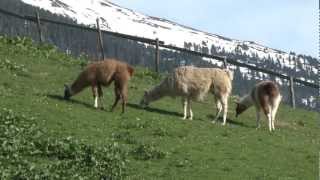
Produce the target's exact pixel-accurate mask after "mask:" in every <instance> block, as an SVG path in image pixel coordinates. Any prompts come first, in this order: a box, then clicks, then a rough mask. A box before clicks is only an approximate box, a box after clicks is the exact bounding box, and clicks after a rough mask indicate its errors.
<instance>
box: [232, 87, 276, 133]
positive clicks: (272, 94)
mask: <svg viewBox="0 0 320 180" xmlns="http://www.w3.org/2000/svg"><path fill="white" fill-rule="evenodd" d="M281 99H282V96H281V94H280V90H279V87H278V85H277V84H276V83H275V82H272V81H261V82H259V83H257V84H256V85H255V86H254V87H253V88H252V90H251V91H250V93H249V94H247V95H245V96H243V97H242V98H240V99H239V100H238V101H237V102H236V103H237V107H236V117H237V116H239V115H240V114H241V113H242V112H244V111H245V110H247V109H248V108H249V107H251V106H252V105H254V107H255V108H256V113H257V114H256V115H257V128H259V127H260V112H261V111H263V113H264V114H265V115H266V116H267V118H268V122H269V131H273V130H275V127H274V122H275V116H276V113H277V110H278V107H279V104H280V102H281Z"/></svg>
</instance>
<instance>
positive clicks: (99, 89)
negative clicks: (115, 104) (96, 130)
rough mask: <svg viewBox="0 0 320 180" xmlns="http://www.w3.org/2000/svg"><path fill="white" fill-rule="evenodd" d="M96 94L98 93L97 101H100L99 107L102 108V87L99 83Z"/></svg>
mask: <svg viewBox="0 0 320 180" xmlns="http://www.w3.org/2000/svg"><path fill="white" fill-rule="evenodd" d="M98 95H99V102H100V108H101V109H104V107H103V99H102V98H103V92H102V88H101V85H100V84H99V85H98Z"/></svg>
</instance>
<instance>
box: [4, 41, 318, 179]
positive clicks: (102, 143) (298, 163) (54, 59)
mask: <svg viewBox="0 0 320 180" xmlns="http://www.w3.org/2000/svg"><path fill="white" fill-rule="evenodd" d="M84 64H85V60H84V58H79V59H74V58H72V57H69V56H67V55H64V54H62V53H59V52H57V50H56V49H55V48H52V47H50V46H47V45H43V46H35V45H32V43H31V42H30V40H28V39H21V38H20V39H17V38H16V39H8V38H4V37H0V73H1V76H0V112H2V116H0V117H1V118H0V120H1V122H0V123H1V124H0V125H2V126H1V127H3V128H4V129H10V128H13V127H16V129H20V128H22V129H26V130H21V131H17V133H16V131H14V132H13V134H11V135H10V136H9V135H6V134H5V133H3V132H2V133H1V132H0V144H2V149H1V150H2V151H1V150H0V160H2V161H3V162H0V167H1V168H2V170H3V169H7V170H8V169H10V170H11V171H6V173H7V174H5V173H4V172H2V174H1V172H0V175H1V176H2V177H3V178H1V179H5V178H9V177H11V178H12V177H33V178H31V179H34V177H36V175H37V174H41V173H42V176H40V177H51V178H52V179H60V178H62V177H65V178H66V179H79V177H80V176H82V177H84V179H92V178H93V179H99V178H101V177H103V176H102V174H103V173H107V174H106V176H110V177H112V178H114V179H120V178H121V179H122V178H123V179H257V180H260V179H266V180H270V179H290V180H291V179H316V178H317V177H318V170H319V168H318V163H319V162H318V159H319V157H318V153H319V143H318V132H319V129H318V125H319V124H318V122H317V119H318V118H319V114H318V113H316V112H312V111H306V110H303V109H296V110H292V109H291V108H290V107H288V106H286V105H281V107H280V108H279V112H278V116H277V121H276V131H275V132H274V133H269V131H268V129H267V126H266V124H267V123H266V120H263V121H262V122H261V123H262V128H261V129H259V130H256V128H255V112H254V109H250V110H248V111H247V112H245V113H244V114H243V115H242V116H240V117H239V118H238V119H235V117H234V116H235V114H234V108H235V107H234V104H233V103H232V102H231V103H230V109H229V114H228V118H229V122H228V125H227V126H225V127H224V126H221V123H218V124H212V123H211V120H212V118H213V114H215V108H214V107H215V106H214V104H213V103H212V102H213V100H212V97H211V96H208V99H207V100H206V101H205V102H203V103H197V102H196V103H194V104H193V111H194V117H195V119H194V120H193V121H189V120H186V121H183V120H182V119H181V116H182V115H181V112H182V106H181V102H180V99H179V98H177V99H171V98H164V99H161V100H159V101H157V102H155V103H153V104H151V106H150V108H148V109H146V110H143V109H140V108H139V106H138V105H137V104H138V102H139V100H140V98H141V96H142V95H143V91H144V90H145V89H149V88H150V87H152V86H153V85H155V84H156V83H158V82H159V81H160V80H161V76H157V75H155V74H154V73H152V72H150V71H147V70H146V69H143V68H137V70H136V71H137V72H136V74H135V76H134V78H133V79H132V80H131V81H130V88H129V105H128V108H127V112H126V113H125V114H123V115H122V114H121V110H120V109H121V108H120V106H118V108H117V109H116V110H115V112H109V109H110V106H111V104H112V102H113V99H114V97H113V87H109V88H105V89H104V95H105V96H104V104H105V106H106V110H96V109H94V108H92V106H93V99H92V94H91V92H90V89H89V88H88V89H86V90H85V91H83V92H82V93H80V94H79V95H77V96H75V97H73V98H72V100H71V101H69V102H67V101H64V100H62V95H63V84H65V83H71V82H72V81H73V80H74V79H75V78H76V76H77V75H78V73H79V72H81V69H82V67H83V65H84ZM4 108H5V109H10V113H11V115H10V117H11V116H12V118H7V120H8V119H9V120H10V123H11V121H12V123H13V124H15V125H14V126H9V125H6V124H5V122H6V117H7V116H8V111H9V110H5V109H4ZM10 113H9V114H10ZM16 119H19V120H16ZM21 119H22V120H21ZM9 120H8V121H9ZM24 124H26V125H24ZM33 124H34V126H32V125H33ZM30 128H31V129H32V130H30ZM10 132H11V131H10ZM39 132H41V133H40V134H41V135H39V137H38V135H37V134H38V133H39ZM15 133H16V134H15ZM9 138H10V139H9ZM70 139H71V140H70ZM13 140H16V141H13ZM4 141H8V142H11V143H12V144H14V145H16V146H12V147H15V148H16V149H11V150H10V149H9V150H8V153H9V154H5V153H2V154H1V152H4V151H3V149H8V148H7V145H6V144H5V145H3V143H4ZM35 142H38V143H39V144H40V145H41V146H39V147H38V146H34V145H32V143H35ZM57 144H58V145H57ZM47 146H50V147H51V146H52V147H54V148H53V149H51V150H48V151H46V150H44V149H43V148H41V147H47ZM69 146H72V147H75V148H74V150H72V149H71V150H70V149H68V148H67V150H66V148H65V147H69ZM115 146H116V147H115ZM10 147H11V146H10ZM88 148H89V149H90V148H91V149H92V152H93V153H91V154H92V157H95V158H96V161H97V162H101V163H106V162H107V163H108V165H110V167H109V166H108V167H106V168H104V169H103V168H101V166H100V165H99V163H96V164H95V165H90V163H89V165H88V161H87V160H86V158H85V157H87V156H88V151H87V149H88ZM33 151H36V152H38V154H37V153H36V154H33V153H30V152H33ZM17 152H18V154H17V155H14V154H15V153H17ZM107 152H114V153H110V154H108V153H107ZM10 153H11V154H10ZM105 153H107V154H108V155H104V154H105ZM5 156H8V157H14V156H18V157H19V158H18V160H17V161H15V162H13V161H10V160H8V159H5ZM61 156H63V157H65V156H66V157H65V158H61ZM1 157H2V158H1ZM90 157H91V156H90ZM96 161H94V162H96ZM21 162H23V163H24V164H28V165H25V166H22V167H20V166H19V167H18V166H17V164H19V163H21ZM90 162H91V160H90ZM101 163H100V164H101ZM32 165H33V166H32ZM59 165H61V166H62V165H63V166H62V167H66V169H67V170H68V171H70V172H79V173H80V174H79V176H78V177H76V176H73V175H74V174H72V173H67V170H64V169H63V168H61V167H60V168H58V167H59ZM31 166H32V169H31V170H30V168H31ZM1 168H0V170H1ZM19 168H20V169H19ZM46 168H47V169H50V172H48V173H49V175H48V174H47V175H44V174H45V172H46V171H45V169H46ZM34 169H35V170H34ZM17 170H18V171H19V172H22V173H21V174H20V175H19V174H14V173H15V171H16V172H17ZM51 171H52V172H51ZM111 171H112V172H113V174H112V173H111ZM53 172H54V173H53ZM50 173H53V174H51V175H50ZM37 177H39V176H37Z"/></svg>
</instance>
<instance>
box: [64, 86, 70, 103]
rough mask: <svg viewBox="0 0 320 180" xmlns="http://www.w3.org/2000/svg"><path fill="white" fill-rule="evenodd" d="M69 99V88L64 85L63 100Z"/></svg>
mask: <svg viewBox="0 0 320 180" xmlns="http://www.w3.org/2000/svg"><path fill="white" fill-rule="evenodd" d="M70 97H71V91H70V87H69V86H68V85H66V84H65V85H64V99H65V100H69V99H70Z"/></svg>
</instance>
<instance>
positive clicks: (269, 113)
mask: <svg viewBox="0 0 320 180" xmlns="http://www.w3.org/2000/svg"><path fill="white" fill-rule="evenodd" d="M268 108H269V112H268V113H267V117H268V123H269V131H270V132H271V131H272V109H271V106H269V107H268Z"/></svg>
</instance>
